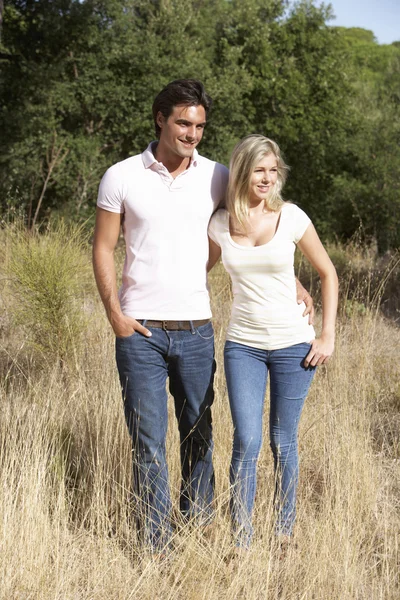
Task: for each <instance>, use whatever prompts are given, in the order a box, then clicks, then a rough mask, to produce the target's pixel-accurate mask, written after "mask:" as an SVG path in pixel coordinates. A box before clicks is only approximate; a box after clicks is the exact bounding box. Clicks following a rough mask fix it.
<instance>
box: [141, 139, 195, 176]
mask: <svg viewBox="0 0 400 600" xmlns="http://www.w3.org/2000/svg"><path fill="white" fill-rule="evenodd" d="M157 144H158V142H150V144H149V145H148V146H147V148H146V150H145V151H144V152H142V160H143V165H144V168H145V169H149V168H150V167H152V166H153V165H156V166H158V167H160V165H161V164H162V163H159V162H158V161H157V160H156V158H155V156H154V151H155V149H156V146H157ZM199 157H200V155H199V153H198V152H197V149H196V148H195V149H194V150H193V156H192V160H191V161H190V167H189V169H191V168H192V167H197V165H198V162H199Z"/></svg>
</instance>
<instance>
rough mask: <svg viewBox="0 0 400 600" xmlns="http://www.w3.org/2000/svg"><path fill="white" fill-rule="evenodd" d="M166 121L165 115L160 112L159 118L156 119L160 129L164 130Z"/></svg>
mask: <svg viewBox="0 0 400 600" xmlns="http://www.w3.org/2000/svg"><path fill="white" fill-rule="evenodd" d="M164 121H165V117H164V115H163V114H162V112H161V111H158V113H157V117H156V122H157V125H158V126H159V128H160V129H162V127H163V125H164Z"/></svg>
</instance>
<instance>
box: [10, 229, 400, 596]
mask: <svg viewBox="0 0 400 600" xmlns="http://www.w3.org/2000/svg"><path fill="white" fill-rule="evenodd" d="M62 236H64V237H62ZM60 238H61V245H59V246H57V247H55V244H56V240H57V239H60ZM68 240H69V242H68ZM0 247H1V248H0V250H1V252H0V255H1V256H2V257H3V262H2V264H1V265H0V277H1V280H2V284H3V285H2V286H1V289H2V292H1V296H0V376H1V384H0V399H1V412H0V458H1V466H0V599H1V600H31V599H32V600H106V599H107V600H120V599H121V600H128V599H136V600H170V599H171V600H172V599H174V600H200V599H202V600H209V599H210V600H211V599H212V600H214V599H215V600H217V599H218V600H236V599H245V600H263V599H278V598H279V599H282V600H283V599H287V600H289V599H290V600H294V599H296V600H311V599H315V600H350V599H360V600H361V599H363V600H378V599H379V600H381V599H385V600H386V599H387V600H398V598H399V597H400V581H399V572H400V548H399V545H400V444H399V439H400V374H399V364H400V330H399V328H398V325H396V323H395V322H394V321H393V320H390V319H388V318H387V317H384V316H383V315H382V313H381V311H379V310H377V305H378V302H379V300H380V299H381V298H382V294H383V293H384V292H383V285H382V289H381V291H380V292H379V285H378V287H377V286H376V285H375V288H374V289H372V287H371V286H372V284H371V282H373V281H375V279H376V276H375V275H374V272H373V269H374V264H375V263H374V260H375V259H373V258H371V256H370V257H369V259H368V260H369V263H368V264H367V265H366V269H365V271H362V268H361V266H360V264H361V262H362V261H363V260H364V263H363V264H364V266H365V261H366V260H367V259H366V256H365V255H364V258H362V256H361V255H362V254H363V253H362V252H361V251H359V254H358V255H357V253H356V252H355V251H354V250H353V253H352V254H351V255H350V254H348V253H347V254H346V252H350V250H348V251H346V250H345V249H341V250H340V252H339V253H338V250H337V249H336V250H335V252H336V255H335V252H333V251H332V255H333V258H334V260H335V258H336V259H337V260H338V261H339V262H340V261H342V262H343V264H345V265H349V264H351V265H352V268H351V269H350V271H351V274H350V275H349V273H350V271H349V269H347V271H346V269H345V268H344V267H343V265H342V264H340V265H339V266H340V269H339V266H338V269H339V274H340V275H341V287H342V292H343V296H342V299H341V305H340V314H339V319H338V327H337V331H338V335H337V346H336V350H335V356H334V358H333V359H332V361H331V362H330V364H329V366H328V367H327V368H325V367H323V368H320V369H319V370H318V372H317V375H316V378H315V381H314V384H313V386H312V389H311V392H310V394H309V396H308V399H307V402H306V405H305V409H304V412H303V416H302V421H301V427H300V438H299V440H300V456H301V480H300V489H299V500H298V519H297V526H296V541H297V547H293V548H291V549H290V550H289V553H288V555H287V556H286V558H285V559H284V560H280V559H279V558H280V557H279V553H278V552H277V548H276V547H275V545H274V542H273V541H271V529H272V524H273V514H272V494H273V488H274V476H273V470H272V456H271V453H270V450H269V444H268V435H267V430H265V438H264V439H265V443H264V446H263V450H262V454H261V458H260V462H259V466H258V474H259V479H258V481H259V483H258V492H257V499H256V513H255V529H256V537H255V540H254V545H253V547H252V549H251V551H250V552H249V553H248V556H246V557H244V558H243V560H242V561H241V562H240V563H239V564H238V565H237V566H236V567H235V568H232V566H231V565H230V564H229V563H227V562H226V557H227V556H228V555H229V553H230V551H231V550H232V542H231V539H230V532H229V519H228V501H229V482H228V466H229V460H230V452H231V438H232V426H231V422H230V414H229V408H228V401H227V394H226V387H225V382H224V375H223V370H222V360H221V353H222V347H223V341H224V331H225V328H226V325H227V318H228V314H229V304H230V287H229V282H228V279H227V276H226V275H225V273H224V271H223V269H222V267H221V266H220V265H217V267H216V268H215V270H214V272H213V273H212V277H211V289H212V302H213V312H214V325H215V332H216V333H215V341H216V351H217V361H218V365H219V368H218V371H217V375H216V399H215V405H214V410H213V417H214V431H215V469H216V482H217V487H216V518H215V527H214V535H213V537H212V538H211V539H210V538H206V537H205V536H204V535H202V533H201V532H199V531H196V530H192V529H189V528H188V529H186V530H185V529H183V530H180V531H179V533H177V534H176V536H175V539H174V543H175V550H174V551H173V553H172V555H171V557H170V560H169V561H168V563H167V564H166V565H165V566H164V567H163V568H160V565H159V564H158V563H157V562H155V561H154V560H152V558H151V557H150V556H148V555H146V554H145V553H143V552H142V551H141V550H140V549H139V547H138V545H137V541H136V538H135V531H134V527H133V523H132V517H131V511H130V485H131V470H130V443H129V438H128V434H127V431H126V427H125V422H124V418H123V411H122V403H121V398H120V390H119V385H118V381H117V374H116V369H115V366H114V343H113V335H112V332H111V330H110V327H109V326H108V323H107V321H106V318H105V316H104V311H103V308H102V306H101V304H100V302H99V300H98V297H97V294H96V291H95V287H94V283H93V280H92V276H91V273H90V251H89V249H88V248H87V246H86V245H85V243H83V242H80V241H79V236H75V238H74V235H72V234H71V231H69V232H68V231H67V232H66V231H64V233H62V232H61V233H60V231H59V230H57V231H56V232H55V234H54V235H52V234H51V232H50V233H48V234H46V235H43V236H42V238H41V240H39V241H38V240H37V239H36V238H35V239H31V240H28V241H26V239H24V236H23V235H22V236H21V235H20V236H18V235H17V233H16V232H15V231H14V230H13V229H12V228H11V229H8V230H7V231H3V232H2V235H1V238H0ZM20 257H22V258H21V259H20ZM46 257H47V258H46ZM49 257H51V258H49ZM339 259H340V260H339ZM30 261H31V262H30ZM32 261H33V262H32ZM357 261H359V262H357ZM47 263H51V264H47ZM359 263H360V264H359ZM390 264H391V265H392V266H393V264H394V263H390ZM32 265H34V266H32ZM389 267H390V265H389ZM390 268H391V267H390ZM390 268H389V270H388V269H386V271H385V273H386V274H387V276H384V275H381V276H380V277H378V279H379V281H382V284H385V285H386V289H393V293H395V291H396V289H397V294H398V293H399V291H398V288H396V286H394V285H393V283H392V280H393V273H394V272H395V270H394V269H392V272H390ZM18 269H19V271H18ZM299 269H300V274H303V276H304V277H305V278H306V279H307V282H308V284H309V285H310V286H311V288H312V290H313V293H315V296H316V298H318V289H317V288H316V287H315V284H314V280H313V279H312V277H311V278H310V273H309V271H307V269H305V267H304V266H302V265H300V266H299ZM302 269H303V271H302ZM361 272H363V273H364V275H363V276H361V275H360V273H361ZM396 272H397V273H398V267H397V271H396ZM21 273H22V274H21ZM23 273H25V275H24V276H23ZM27 273H28V275H29V277H28V276H27ZM365 273H370V274H371V273H372V275H370V276H365ZM307 274H308V275H307ZM374 277H375V279H374ZM368 282H369V283H368ZM60 286H61V287H60ZM63 286H64V287H63ZM390 286H392V287H390ZM343 290H344V291H343ZM374 290H375V291H374ZM377 290H378V291H377ZM374 294H375V297H374ZM66 297H67V300H65V298H66ZM390 302H391V303H392V304H391V306H398V304H397V305H396V304H395V299H394V298H393V297H390V298H389V299H388V301H387V304H388V303H390ZM393 302H394V304H393ZM35 303H36V304H35ZM397 303H398V298H397ZM38 307H41V308H40V309H39V308H38ZM42 309H43V310H42ZM395 316H396V315H395ZM397 316H398V315H397ZM317 322H318V319H317ZM77 323H78V325H79V327H77V326H76V325H77ZM52 324H54V327H52ZM265 410H266V412H267V411H268V402H266V407H265ZM170 416H171V419H170V428H169V437H168V453H169V467H170V477H171V486H172V492H173V496H174V501H175V502H176V499H177V497H178V489H179V463H178V438H177V428H176V424H175V422H174V417H173V411H172V401H170ZM265 425H267V419H266V420H265Z"/></svg>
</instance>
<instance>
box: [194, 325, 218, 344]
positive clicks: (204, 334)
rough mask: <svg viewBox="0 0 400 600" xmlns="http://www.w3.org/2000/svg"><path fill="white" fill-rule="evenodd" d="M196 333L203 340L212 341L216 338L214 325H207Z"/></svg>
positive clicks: (198, 328) (202, 326) (199, 328)
mask: <svg viewBox="0 0 400 600" xmlns="http://www.w3.org/2000/svg"><path fill="white" fill-rule="evenodd" d="M196 333H197V335H198V336H199V337H201V339H203V340H212V339H213V337H214V328H213V326H212V323H211V322H210V323H206V324H205V325H201V326H200V327H197V328H196Z"/></svg>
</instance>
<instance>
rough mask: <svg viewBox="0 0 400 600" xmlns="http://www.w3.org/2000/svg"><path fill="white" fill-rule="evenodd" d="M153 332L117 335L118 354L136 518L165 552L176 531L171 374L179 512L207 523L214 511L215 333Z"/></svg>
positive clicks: (203, 329) (205, 328) (147, 538)
mask: <svg viewBox="0 0 400 600" xmlns="http://www.w3.org/2000/svg"><path fill="white" fill-rule="evenodd" d="M143 324H144V325H145V322H143ZM149 330H150V331H151V332H152V337H150V338H147V337H144V336H143V335H141V334H139V333H135V334H133V335H131V336H130V337H127V338H117V340H116V359H117V366H118V371H119V377H120V382H121V387H122V393H123V400H124V407H125V418H126V422H127V425H128V428H129V433H130V434H131V438H132V455H133V487H134V495H135V498H136V501H137V502H136V506H137V512H136V516H137V521H138V525H139V529H140V531H141V533H142V537H143V539H144V542H145V544H146V545H147V546H149V547H150V549H152V550H153V551H155V552H161V551H162V550H163V548H165V547H166V546H168V544H169V542H170V538H171V532H172V528H171V520H170V518H171V494H170V487H169V480H168V467H167V460H166V447H165V443H166V436H167V426H168V410H167V390H166V381H167V377H169V390H170V392H171V394H172V396H173V397H174V402H175V414H176V418H177V421H178V428H179V434H180V444H181V445H180V458H181V474H182V482H181V490H180V510H181V513H182V515H183V517H184V518H185V519H191V518H196V520H198V521H199V522H200V523H206V522H207V520H209V519H210V515H211V511H212V502H213V494H214V471H213V465H212V450H213V442H212V426H211V405H212V403H213V400H214V391H213V379H214V372H215V361H214V332H213V327H212V324H211V323H208V324H206V325H202V326H200V327H198V328H194V327H192V330H191V331H190V330H189V331H165V330H163V329H159V328H152V327H149Z"/></svg>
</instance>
